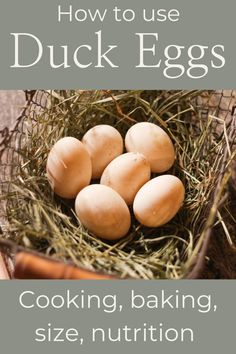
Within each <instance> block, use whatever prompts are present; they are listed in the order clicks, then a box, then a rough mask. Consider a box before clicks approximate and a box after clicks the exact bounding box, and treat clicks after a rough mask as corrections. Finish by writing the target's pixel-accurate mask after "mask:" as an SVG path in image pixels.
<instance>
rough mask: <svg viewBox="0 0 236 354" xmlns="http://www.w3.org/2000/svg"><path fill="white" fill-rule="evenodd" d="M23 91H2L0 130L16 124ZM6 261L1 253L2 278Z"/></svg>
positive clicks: (0, 277) (0, 276)
mask: <svg viewBox="0 0 236 354" xmlns="http://www.w3.org/2000/svg"><path fill="white" fill-rule="evenodd" d="M24 102H25V101H24V92H23V91H0V130H2V129H4V128H5V127H8V128H9V129H11V127H12V126H13V125H14V122H15V120H16V118H17V116H18V115H19V113H20V112H21V108H22V106H23V105H24ZM8 278H9V276H8V272H7V269H6V267H5V262H4V260H3V257H2V255H1V253H0V279H8Z"/></svg>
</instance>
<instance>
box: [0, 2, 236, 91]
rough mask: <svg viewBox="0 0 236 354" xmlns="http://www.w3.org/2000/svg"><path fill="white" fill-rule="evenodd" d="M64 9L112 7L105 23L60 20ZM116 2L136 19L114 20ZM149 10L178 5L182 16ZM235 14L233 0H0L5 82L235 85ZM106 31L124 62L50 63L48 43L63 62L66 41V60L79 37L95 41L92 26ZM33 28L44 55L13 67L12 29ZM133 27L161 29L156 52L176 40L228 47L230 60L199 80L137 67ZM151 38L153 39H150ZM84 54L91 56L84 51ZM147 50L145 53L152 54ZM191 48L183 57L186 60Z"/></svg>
mask: <svg viewBox="0 0 236 354" xmlns="http://www.w3.org/2000/svg"><path fill="white" fill-rule="evenodd" d="M59 4H61V6H62V8H63V9H65V10H66V9H68V8H69V5H72V7H73V9H74V10H76V9H79V8H82V9H88V8H90V9H95V8H97V7H98V8H100V9H104V8H107V9H108V12H107V16H106V18H105V21H104V22H103V23H99V22H95V23H92V22H91V21H87V22H86V23H85V22H81V23H79V22H76V21H73V22H72V23H69V22H68V21H63V22H62V23H58V22H57V6H58V5H59ZM114 6H118V7H120V8H122V9H126V8H131V9H134V10H135V12H136V19H135V21H133V22H124V21H123V22H122V23H121V22H115V21H114V19H113V15H111V14H112V11H111V9H112V8H114ZM144 7H145V8H146V9H152V8H154V9H160V8H164V9H167V10H168V9H171V8H176V9H178V10H179V12H180V21H179V22H178V23H170V22H165V23H158V22H154V23H152V22H144V21H143V20H142V19H141V16H140V14H141V11H142V9H143V8H144ZM235 13H236V2H235V1H232V0H225V1H222V0H214V1H212V0H207V1H206V0H198V1H195V0H178V1H176V0H168V1H166V0H159V1H156V0H148V1H145V2H141V1H131V0H120V1H119V2H117V1H115V0H100V1H99V2H94V0H80V1H77V0H70V1H62V0H60V1H59V0H50V1H48V0H40V1H38V0H20V1H15V0H1V3H0V23H1V31H0V44H1V54H0V63H1V65H0V77H1V80H0V88H1V89H16V88H17V89H18V88H19V89H22V88H25V89H27V88H28V89H30V88H53V89H54V88H63V89H66V88H71V89H72V88H81V89H87V88H90V89H95V88H98V89H101V88H104V89H105V88H112V89H121V88H126V89H130V88H139V89H140V88H142V89H143V88H145V89H157V88H162V89H167V88H168V89H175V88H178V89H179V88H186V89H192V88H228V89H230V88H235V63H236V50H235V38H234V33H235ZM99 30H102V36H103V40H104V48H106V46H107V45H108V44H114V45H118V50H116V51H114V53H113V54H112V55H111V59H114V62H115V63H118V64H119V65H120V67H119V68H115V69H112V68H109V67H107V68H105V69H102V68H100V69H98V68H94V67H91V68H89V69H79V68H77V67H75V65H73V64H72V67H71V68H69V69H51V68H50V67H49V62H48V60H49V59H48V51H47V49H46V46H47V45H54V46H55V48H57V51H56V52H57V54H56V55H57V58H58V63H59V62H60V60H59V58H60V57H61V56H60V49H58V48H59V46H61V45H68V48H69V57H70V59H69V61H70V62H71V57H72V52H73V51H74V50H75V49H76V48H77V47H78V45H81V44H85V43H86V44H89V45H91V46H92V47H93V48H96V36H95V35H94V33H95V32H97V31H99ZM24 32H26V33H31V34H34V35H35V36H37V37H38V38H39V39H40V40H41V42H42V43H43V45H44V47H45V55H43V58H42V60H41V61H40V63H39V64H37V65H36V66H34V67H32V68H29V69H14V68H11V67H10V66H11V65H13V63H14V38H13V37H12V36H11V35H10V33H24ZM136 32H149V33H158V34H159V44H158V46H157V58H159V56H160V57H161V58H162V60H164V56H163V50H164V48H165V47H166V46H167V45H170V44H178V45H184V46H186V47H188V46H190V45H194V44H201V45H206V46H209V47H212V46H214V45H215V44H223V45H224V46H225V53H224V56H225V59H226V65H225V66H224V67H223V68H222V69H211V68H209V73H208V74H207V76H205V77H204V78H202V79H191V78H187V77H186V75H184V76H183V77H181V78H179V79H174V80H171V79H167V78H165V77H164V76H163V72H162V70H160V69H157V68H148V69H138V68H135V65H137V64H138V56H139V55H138V47H139V43H138V38H137V36H135V35H134V34H135V33H136ZM147 43H148V42H147ZM20 50H21V54H20V56H21V60H27V61H28V62H29V60H30V58H31V59H32V56H34V55H35V54H34V53H35V43H34V42H33V41H30V40H29V39H28V41H27V44H26V41H25V43H24V44H23V42H22V44H21V49H20ZM83 53H84V54H83V55H82V57H81V60H87V55H85V53H87V52H86V50H84V52H83ZM147 56H148V55H147ZM95 59H96V50H94V51H92V52H91V60H92V61H93V62H94V63H95V62H96V60H95ZM187 60H188V58H187V55H185V56H183V58H181V60H180V63H181V64H184V65H187ZM210 60H211V56H209V55H207V56H206V58H205V59H204V61H203V62H204V63H205V64H207V65H209V63H210Z"/></svg>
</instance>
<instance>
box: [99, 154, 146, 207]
mask: <svg viewBox="0 0 236 354" xmlns="http://www.w3.org/2000/svg"><path fill="white" fill-rule="evenodd" d="M150 175H151V169H150V164H149V162H148V161H147V159H146V157H145V156H144V155H142V154H140V153H136V152H128V153H126V154H123V155H120V156H118V157H117V158H116V159H114V160H113V161H112V162H110V163H109V165H108V166H107V167H106V168H105V170H104V172H103V174H102V177H101V182H100V183H101V184H103V185H106V186H109V187H111V188H112V189H114V190H115V191H116V192H117V193H119V194H120V196H121V197H122V198H123V199H124V201H125V202H126V203H127V204H128V205H130V204H132V203H133V200H134V197H135V195H136V194H137V192H138V190H139V189H140V188H141V187H142V186H143V185H144V184H145V183H146V182H147V181H149V179H150Z"/></svg>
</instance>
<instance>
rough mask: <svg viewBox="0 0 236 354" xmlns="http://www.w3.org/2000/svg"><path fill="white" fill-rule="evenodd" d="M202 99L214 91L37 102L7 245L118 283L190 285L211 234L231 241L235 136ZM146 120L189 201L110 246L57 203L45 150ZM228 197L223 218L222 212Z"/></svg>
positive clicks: (14, 186) (66, 94)
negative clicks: (156, 129) (168, 150)
mask: <svg viewBox="0 0 236 354" xmlns="http://www.w3.org/2000/svg"><path fill="white" fill-rule="evenodd" d="M200 94H201V95H200ZM199 95H200V96H199ZM44 96H45V94H44ZM199 97H201V98H202V97H204V99H205V100H207V102H209V101H210V100H211V99H212V96H211V93H210V92H204V93H202V92H200V91H168V92H167V91H119V92H118V91H102V90H99V91H60V92H59V91H57V92H55V91H50V92H47V100H46V104H45V102H44V105H45V107H44V109H43V110H42V109H41V108H39V107H38V104H31V105H30V107H29V109H28V110H27V115H26V117H25V118H24V125H23V127H24V131H23V136H22V137H21V144H20V147H19V148H17V156H18V157H19V156H20V160H19V161H20V162H17V163H16V161H18V160H15V163H14V164H13V165H14V166H13V169H12V178H11V183H10V187H9V188H8V191H7V194H6V195H4V196H3V197H2V199H4V200H7V208H6V211H7V218H8V221H9V227H8V230H7V237H8V238H10V239H11V240H14V242H16V243H17V244H19V245H22V246H24V247H26V248H30V249H34V250H37V251H39V252H42V253H44V254H46V255H49V256H51V257H53V258H56V259H60V260H64V261H69V262H73V263H74V264H76V265H83V266H85V267H86V268H88V269H91V270H99V271H105V272H108V273H110V274H115V275H118V276H120V277H121V278H124V277H132V278H142V279H156V278H164V279H166V278H167V279H179V278H183V277H185V276H186V274H187V273H188V272H189V269H190V268H191V266H192V265H193V263H194V261H195V256H196V254H197V253H198V251H199V249H200V248H201V245H202V242H203V240H204V238H205V236H206V233H207V231H208V230H209V228H212V227H213V226H214V225H216V224H217V225H219V224H220V225H222V229H223V230H224V232H225V235H226V237H227V238H228V239H229V241H230V240H231V235H230V231H229V228H228V221H225V220H226V219H227V220H228V218H227V217H226V219H225V214H227V215H230V212H229V209H228V199H227V195H226V192H227V184H228V180H229V179H230V176H231V173H232V171H231V169H230V162H231V160H232V159H233V158H234V156H235V151H232V139H231V138H232V137H230V133H229V130H228V129H227V121H225V120H224V119H222V118H220V117H218V116H216V114H217V111H216V110H212V111H211V112H210V113H211V114H209V112H208V114H206V115H204V114H202V111H201V109H200V107H199ZM201 107H202V106H201ZM205 107H207V105H205ZM144 120H145V121H146V120H147V121H150V122H153V123H156V124H158V125H160V126H162V127H163V128H164V129H165V130H166V131H167V132H168V133H169V135H170V136H171V138H172V140H173V142H174V144H175V148H176V156H177V158H176V162H175V164H174V167H173V168H172V169H171V171H169V173H173V174H175V175H177V176H178V177H179V178H180V179H181V180H182V181H183V183H184V185H185V188H186V199H185V202H184V205H183V207H182V209H181V211H180V212H179V213H178V215H177V216H176V217H175V218H174V219H173V220H172V221H171V222H169V223H168V224H166V225H165V226H163V227H161V228H156V229H147V228H145V227H142V226H141V225H139V224H138V223H137V221H135V220H134V218H133V222H132V228H131V230H130V233H129V234H128V235H127V236H126V237H125V238H123V239H121V240H119V241H118V242H116V243H106V242H104V241H102V240H99V239H97V238H96V237H94V236H93V235H91V234H89V233H88V231H87V230H86V229H84V227H83V226H82V225H81V224H80V223H79V220H78V219H77V218H76V216H75V214H74V211H73V201H66V200H62V199H60V198H58V197H56V196H55V195H53V193H52V191H51V189H50V186H49V183H48V181H47V178H46V176H45V165H46V159H47V156H48V152H49V150H50V148H51V147H52V145H53V144H54V143H55V142H56V141H57V140H58V139H60V138H61V137H63V136H75V137H77V138H79V139H80V138H81V137H82V136H83V134H84V133H85V132H86V131H87V130H88V129H89V128H91V127H92V126H94V125H96V124H101V123H102V124H104V123H107V124H111V125H113V126H114V127H116V128H117V129H118V130H119V131H120V132H121V134H122V135H123V136H125V133H126V131H127V130H128V129H129V127H130V126H131V125H132V124H134V123H135V122H138V121H144ZM18 129H19V127H18ZM14 156H15V158H16V155H15V154H14ZM13 162H14V161H13ZM219 182H220V183H219ZM217 184H218V187H217V189H216V186H217ZM213 195H214V198H213ZM222 198H223V200H224V205H223V209H224V210H223V212H222V211H220V209H218V207H219V205H220V204H222ZM213 199H214V200H213ZM230 219H231V221H232V216H231V218H230ZM234 221H235V219H234Z"/></svg>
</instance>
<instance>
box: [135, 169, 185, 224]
mask: <svg viewBox="0 0 236 354" xmlns="http://www.w3.org/2000/svg"><path fill="white" fill-rule="evenodd" d="M184 194H185V189H184V186H183V183H182V182H181V181H180V179H179V178H177V177H175V176H172V175H162V176H159V177H156V178H153V179H152V180H150V181H149V182H147V183H146V184H145V185H144V186H143V187H142V188H141V189H140V190H139V191H138V193H137V195H136V197H135V199H134V204H133V210H134V215H135V217H136V219H137V220H138V221H139V222H140V223H141V224H143V225H145V226H148V227H158V226H161V225H164V224H166V223H167V222H169V221H170V220H171V219H172V218H173V217H174V216H175V215H176V214H177V212H178V210H179V209H180V207H181V205H182V203H183V201H184Z"/></svg>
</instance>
